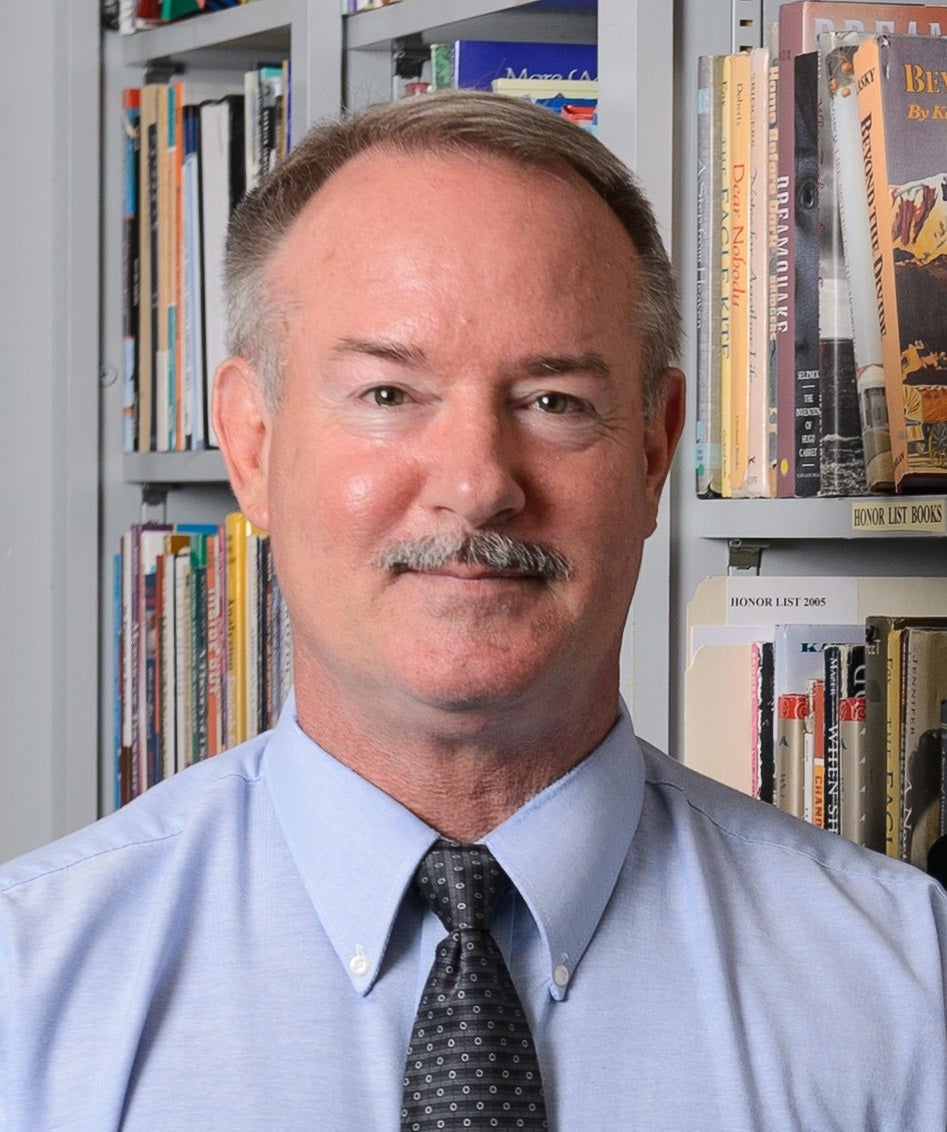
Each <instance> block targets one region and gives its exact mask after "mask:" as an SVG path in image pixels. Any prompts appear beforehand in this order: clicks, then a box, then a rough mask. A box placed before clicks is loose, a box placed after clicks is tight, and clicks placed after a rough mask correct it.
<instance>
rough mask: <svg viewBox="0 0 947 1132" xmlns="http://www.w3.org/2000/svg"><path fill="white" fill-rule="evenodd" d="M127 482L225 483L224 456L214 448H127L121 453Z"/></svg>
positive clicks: (123, 471) (124, 477)
mask: <svg viewBox="0 0 947 1132" xmlns="http://www.w3.org/2000/svg"><path fill="white" fill-rule="evenodd" d="M122 478H123V479H124V480H125V482H126V483H147V484H166V485H173V484H193V483H221V484H225V483H227V471H226V469H225V467H224V458H223V456H221V454H220V452H219V451H217V450H216V449H214V450H210V451H206V452H130V453H126V454H125V455H124V456H123V457H122Z"/></svg>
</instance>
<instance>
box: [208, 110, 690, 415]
mask: <svg viewBox="0 0 947 1132" xmlns="http://www.w3.org/2000/svg"><path fill="white" fill-rule="evenodd" d="M373 148H387V149H389V150H395V151H398V152H402V153H418V152H435V153H436V152H440V153H449V152H468V153H470V152H472V153H486V154H490V155H494V156H498V157H504V158H506V159H507V160H511V161H515V162H518V163H520V164H523V165H526V166H535V167H548V166H550V165H554V164H557V163H562V162H564V163H565V164H566V165H568V166H570V167H571V168H572V169H573V170H574V171H575V172H576V173H578V174H579V176H581V177H582V178H583V179H584V180H585V181H587V182H588V184H589V185H591V186H592V188H593V189H594V190H595V191H596V192H597V193H598V194H599V196H600V197H601V198H602V199H603V200H604V201H605V203H606V204H607V205H608V206H609V207H610V208H611V209H612V211H613V212H614V213H615V215H616V216H617V217H618V219H619V220H620V222H621V224H622V226H623V227H624V229H625V231H626V232H627V233H628V235H629V237H630V238H631V242H632V244H633V245H634V247H635V250H636V251H637V253H638V261H639V267H640V269H641V275H642V282H643V287H642V295H641V302H640V304H639V308H638V310H637V312H636V320H637V326H636V329H637V331H638V333H639V334H640V335H641V338H642V342H643V359H642V361H643V370H644V374H643V377H644V405H645V412H646V413H647V414H648V415H649V416H650V415H651V414H652V413H653V412H654V411H655V410H656V409H657V407H658V405H659V403H660V399H661V394H662V377H663V373H664V370H665V369H666V368H667V367H668V366H670V365H671V364H672V363H673V362H674V360H675V359H676V358H677V356H678V353H679V350H680V342H681V315H680V309H679V304H678V295H677V287H676V285H675V281H674V276H673V272H672V270H671V265H670V261H669V259H668V255H667V252H666V250H665V247H664V244H663V242H662V240H661V235H660V232H659V230H658V226H657V222H656V220H655V217H654V213H653V211H652V209H651V206H650V204H649V203H648V201H647V199H646V198H645V196H644V193H643V192H642V190H641V189H640V187H639V185H638V182H637V180H636V178H635V176H634V175H633V174H632V173H631V171H630V170H629V169H628V168H627V167H626V166H625V165H624V164H623V163H622V162H621V161H620V160H619V159H618V158H617V157H615V155H614V154H613V153H611V151H610V150H608V149H607V148H606V147H605V146H604V145H603V144H602V143H601V142H599V141H598V140H597V139H596V138H595V137H594V136H593V135H591V134H590V133H589V132H588V131H586V130H583V129H581V128H579V127H577V126H575V125H573V124H572V123H571V122H568V121H567V120H566V119H564V118H561V117H559V116H558V115H556V114H552V113H550V111H548V110H546V109H544V108H542V107H537V106H534V105H532V104H531V103H529V102H527V101H525V100H521V99H518V98H510V97H508V96H506V95H498V94H488V93H483V92H477V91H443V92H438V93H436V94H431V95H420V96H417V97H413V98H406V99H403V100H401V101H397V102H392V103H385V104H383V105H379V106H373V107H370V108H368V109H366V110H363V111H360V112H358V113H354V114H350V115H345V116H343V117H342V118H341V120H338V121H336V120H332V121H328V122H324V123H319V124H317V125H315V126H313V127H312V129H310V130H309V132H308V133H307V134H306V135H305V137H303V138H302V140H301V141H300V142H299V144H298V145H296V146H295V148H294V149H293V150H292V151H291V152H290V154H289V155H288V156H287V157H286V158H285V159H284V160H283V161H281V162H280V163H279V164H278V165H277V166H276V168H275V169H274V170H273V171H272V172H271V173H270V174H269V176H267V177H266V178H265V179H264V180H263V181H262V183H261V184H259V185H258V186H257V187H256V188H255V189H253V191H252V192H250V193H249V194H248V195H247V196H246V197H245V198H244V199H243V201H241V203H240V204H239V205H238V207H237V208H236V209H235V211H234V214H233V216H232V218H231V221H230V228H229V231H228V236H227V249H226V255H225V260H224V284H225V289H226V294H227V297H228V303H227V346H228V349H229V351H230V352H231V353H232V354H235V355H240V356H242V357H245V358H247V359H248V361H250V363H251V364H252V365H253V366H254V368H255V369H256V371H257V373H258V374H259V375H260V378H261V381H262V383H263V389H264V393H265V395H266V399H267V403H268V404H269V406H270V408H271V409H273V410H275V409H276V408H277V407H278V403H279V385H280V378H281V373H282V366H281V349H282V341H283V335H282V332H281V329H280V326H281V322H282V320H283V318H284V317H285V316H284V315H283V314H282V312H281V311H280V309H279V300H278V298H277V297H276V296H274V295H273V294H272V287H270V286H269V285H268V268H269V266H270V263H271V261H272V257H273V256H274V254H275V253H276V251H277V249H278V248H279V246H280V244H281V243H282V240H283V238H284V237H285V236H286V234H287V232H288V231H289V229H290V227H291V226H292V225H293V223H294V221H295V220H296V219H297V217H298V216H299V215H300V213H301V212H302V211H303V210H304V209H305V207H306V205H307V204H308V203H309V201H310V200H312V198H313V196H314V195H315V194H316V193H317V192H318V191H319V189H320V188H321V187H322V186H323V185H324V184H325V182H326V181H327V180H328V179H329V178H330V177H331V176H332V175H333V173H335V172H337V171H338V170H339V169H340V168H341V167H342V166H343V165H344V164H345V163H346V162H348V161H350V160H351V159H352V158H354V157H356V156H358V155H359V154H361V153H364V152H365V151H367V150H370V149H373Z"/></svg>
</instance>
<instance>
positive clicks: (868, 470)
mask: <svg viewBox="0 0 947 1132" xmlns="http://www.w3.org/2000/svg"><path fill="white" fill-rule="evenodd" d="M867 37H868V33H867V32H859V31H842V32H823V33H822V35H821V36H820V37H819V50H820V53H821V56H822V60H823V65H824V68H825V76H826V80H827V83H828V97H829V110H828V114H829V119H830V126H831V131H832V140H833V145H834V162H835V185H836V193H837V198H838V200H837V206H838V216H839V224H840V229H841V236H842V247H843V253H844V254H843V270H844V277H845V280H846V283H847V287H846V296H847V299H848V303H849V312H850V318H851V325H852V351H853V361H854V365H855V385H856V392H857V399H858V417H859V424H860V427H861V440H862V458H863V460H864V471H863V475H864V483H865V486H866V487H867V488H868V490H869V491H871V492H879V493H888V492H892V491H894V471H893V469H892V467H891V432H890V429H889V427H888V404H887V400H886V398H885V371H884V361H883V356H882V347H881V323H880V321H879V317H878V302H877V299H876V298H875V289H874V286H873V284H872V266H871V264H872V254H871V227H870V220H869V216H868V197H867V194H866V191H865V174H864V165H863V162H862V145H861V123H860V121H859V117H858V98H857V95H856V91H855V65H854V62H853V56H854V54H855V49H856V47H858V45H859V43H862V42H864V40H865V39H866V38H867Z"/></svg>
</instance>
